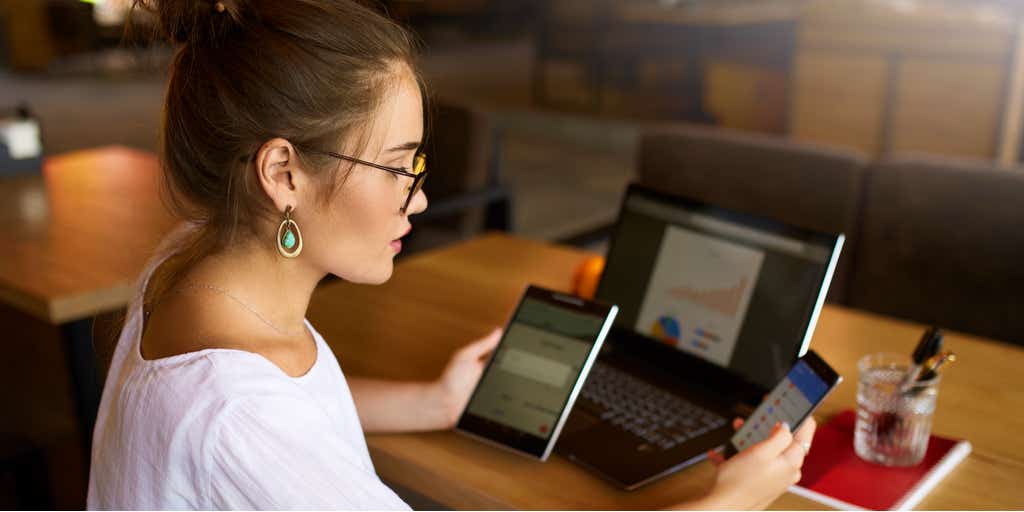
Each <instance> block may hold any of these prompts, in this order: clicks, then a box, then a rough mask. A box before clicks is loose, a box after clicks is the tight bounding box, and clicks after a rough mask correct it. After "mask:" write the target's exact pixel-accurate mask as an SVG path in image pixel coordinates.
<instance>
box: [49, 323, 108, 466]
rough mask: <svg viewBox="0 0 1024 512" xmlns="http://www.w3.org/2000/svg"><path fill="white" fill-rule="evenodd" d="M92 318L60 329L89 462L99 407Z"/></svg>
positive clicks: (97, 371) (83, 443) (79, 424)
mask: <svg viewBox="0 0 1024 512" xmlns="http://www.w3.org/2000/svg"><path fill="white" fill-rule="evenodd" d="M92 324H93V319H92V318H84V319H81V320H75V321H72V322H68V323H66V324H63V325H61V326H60V331H61V337H62V338H63V339H64V343H65V344H66V345H67V347H66V351H67V359H68V369H70V370H71V387H72V389H71V393H72V395H73V396H74V398H75V412H76V413H77V415H78V428H79V430H80V434H81V435H82V447H83V451H84V453H85V456H86V459H87V460H88V458H89V454H90V453H91V452H92V429H93V425H95V423H96V412H97V410H98V409H99V406H100V393H101V390H102V389H103V388H102V384H101V383H100V374H99V368H98V367H97V365H96V351H95V350H94V349H93V337H92Z"/></svg>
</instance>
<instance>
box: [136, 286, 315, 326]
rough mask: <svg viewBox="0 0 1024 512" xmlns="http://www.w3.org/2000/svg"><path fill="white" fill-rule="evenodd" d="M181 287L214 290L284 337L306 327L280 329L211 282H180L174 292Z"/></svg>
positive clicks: (179, 290)
mask: <svg viewBox="0 0 1024 512" xmlns="http://www.w3.org/2000/svg"><path fill="white" fill-rule="evenodd" d="M182 288H193V289H200V290H210V291H212V292H216V293H219V294H221V295H224V296H225V297H227V298H229V299H231V300H233V301H235V303H236V304H238V305H239V306H242V308H243V309H245V310H246V311H248V312H249V313H250V314H252V315H253V316H255V317H256V318H258V319H259V321H260V322H263V324H265V325H266V326H267V327H270V328H271V329H273V330H274V332H276V333H278V334H280V335H282V336H286V337H292V336H298V335H299V334H301V333H303V332H305V331H306V327H305V326H302V327H301V328H298V329H291V330H285V329H281V328H280V327H278V326H277V325H274V323H273V322H271V321H270V320H267V319H266V317H264V316H263V315H261V314H260V312H259V311H256V310H255V309H254V308H253V307H252V306H250V305H249V304H248V303H246V302H245V301H243V300H242V299H239V298H238V297H236V296H235V295H234V294H232V293H231V292H229V291H228V290H225V289H224V288H221V287H219V286H214V285H212V284H204V283H194V282H185V283H183V284H182V286H181V288H178V290H176V291H175V292H174V293H180V292H181V289H182ZM154 306H155V305H154ZM152 312H153V309H152V306H151V307H150V311H149V313H152ZM149 313H147V314H146V316H149Z"/></svg>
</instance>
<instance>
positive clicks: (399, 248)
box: [389, 226, 412, 252]
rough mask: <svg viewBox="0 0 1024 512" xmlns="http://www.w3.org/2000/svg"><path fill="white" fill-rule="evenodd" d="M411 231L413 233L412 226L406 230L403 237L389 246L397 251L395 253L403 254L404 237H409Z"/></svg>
mask: <svg viewBox="0 0 1024 512" xmlns="http://www.w3.org/2000/svg"><path fill="white" fill-rule="evenodd" d="M410 231H412V226H409V227H408V228H407V229H406V230H405V233H402V236H400V237H398V238H396V239H394V240H392V241H391V243H390V244H389V245H390V246H391V248H392V249H394V250H395V252H402V237H404V236H405V235H408V234H409V232H410Z"/></svg>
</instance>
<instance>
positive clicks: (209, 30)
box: [135, 0, 247, 46]
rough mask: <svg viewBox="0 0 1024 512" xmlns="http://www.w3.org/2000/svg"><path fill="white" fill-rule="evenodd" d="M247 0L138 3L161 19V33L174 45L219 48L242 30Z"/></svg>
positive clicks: (149, 0) (137, 0)
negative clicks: (244, 4)
mask: <svg viewBox="0 0 1024 512" xmlns="http://www.w3.org/2000/svg"><path fill="white" fill-rule="evenodd" d="M243 3H245V2H244V0H135V6H136V7H138V8H142V9H144V10H146V11H149V12H151V13H153V14H154V15H155V16H156V17H157V24H156V26H157V30H158V31H159V32H161V33H162V35H163V36H164V37H166V38H167V39H168V40H170V41H171V42H172V43H180V44H192V45H197V46H219V45H221V44H222V43H223V42H224V41H225V40H226V39H227V38H228V37H230V35H231V34H232V33H234V32H236V31H238V30H241V29H242V26H243V21H244V16H243V15H244V14H245V12H246V10H247V9H246V8H245V7H246V6H243V5H242V4H243Z"/></svg>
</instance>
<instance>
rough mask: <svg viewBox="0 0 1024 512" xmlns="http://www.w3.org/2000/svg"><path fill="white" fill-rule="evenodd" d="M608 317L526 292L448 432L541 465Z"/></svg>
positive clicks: (606, 311)
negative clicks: (481, 442) (537, 460)
mask: <svg viewBox="0 0 1024 512" xmlns="http://www.w3.org/2000/svg"><path fill="white" fill-rule="evenodd" d="M616 313H618V308H617V307H616V306H609V305H604V304H600V303H597V302H592V301H588V300H585V299H581V298H579V297H574V296H571V295H565V294H561V293H557V292H553V291H550V290H545V289H543V288H539V287H536V286H530V287H529V288H527V290H526V292H525V293H524V294H523V297H522V299H520V301H519V305H518V306H516V309H515V312H514V313H513V314H512V318H511V320H509V322H508V325H506V326H505V333H504V335H503V337H502V339H501V342H500V343H499V344H498V347H497V348H496V349H495V351H494V354H493V355H492V356H491V360H490V361H489V362H488V363H487V367H486V368H485V369H484V372H483V375H482V376H481V377H480V382H479V383H477V386H476V389H475V390H474V391H473V394H472V395H471V396H470V399H469V403H468V404H467V405H466V408H465V410H463V412H462V416H461V417H460V418H459V422H458V424H456V426H455V429H456V431H458V432H461V433H463V434H468V435H470V436H472V437H475V438H478V439H481V440H484V441H487V442H489V443H492V444H495V445H498V446H500V447H503V448H507V449H510V450H512V451H515V452H517V453H520V454H524V455H527V456H530V457H533V458H537V459H540V460H546V459H547V458H548V455H550V454H551V448H552V447H554V445H555V441H557V440H558V434H559V432H561V430H562V425H563V424H565V420H566V418H568V417H569V412H570V411H571V410H572V404H573V403H574V402H575V401H576V396H577V395H578V394H579V392H580V388H582V387H583V382H584V381H585V380H586V378H587V374H588V373H589V372H590V367H591V366H592V365H593V363H594V360H595V359H596V358H597V354H598V352H599V351H600V349H601V344H602V343H604V338H605V336H607V335H608V330H609V329H610V328H611V325H612V322H613V321H614V320H615V315H616Z"/></svg>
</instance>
